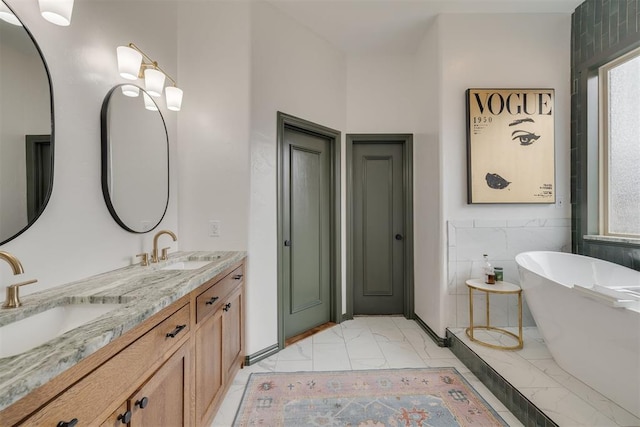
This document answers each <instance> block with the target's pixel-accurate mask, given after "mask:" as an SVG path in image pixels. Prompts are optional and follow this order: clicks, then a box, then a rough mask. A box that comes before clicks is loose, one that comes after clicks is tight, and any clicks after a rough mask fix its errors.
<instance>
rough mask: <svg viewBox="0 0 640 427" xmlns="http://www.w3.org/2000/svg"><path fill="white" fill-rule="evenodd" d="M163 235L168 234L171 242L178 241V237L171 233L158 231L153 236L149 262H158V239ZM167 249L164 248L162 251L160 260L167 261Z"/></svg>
mask: <svg viewBox="0 0 640 427" xmlns="http://www.w3.org/2000/svg"><path fill="white" fill-rule="evenodd" d="M163 234H168V235H169V236H171V238H172V239H173V241H174V242H175V241H176V240H178V237H177V236H176V235H175V234H174V233H173V231H169V230H160V231H158V232H157V233H156V235H155V236H153V251H152V252H151V262H154V263H155V262H158V261H159V259H158V237H160V236H162V235H163ZM168 249H169V248H164V249H162V259H163V260H165V259H167V250H168Z"/></svg>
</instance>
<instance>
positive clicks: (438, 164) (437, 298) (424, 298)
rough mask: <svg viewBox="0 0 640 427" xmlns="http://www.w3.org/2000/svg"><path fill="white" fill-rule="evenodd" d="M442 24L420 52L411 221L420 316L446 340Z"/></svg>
mask: <svg viewBox="0 0 640 427" xmlns="http://www.w3.org/2000/svg"><path fill="white" fill-rule="evenodd" d="M439 47H440V22H439V21H438V20H435V22H433V23H432V24H431V25H429V27H428V28H427V31H426V32H425V36H424V38H423V40H422V43H421V44H420V46H419V48H418V51H417V52H416V55H415V56H416V74H417V76H416V87H415V94H416V95H415V96H416V97H417V101H416V104H417V111H418V117H417V119H416V120H417V125H416V128H417V133H416V135H415V141H414V172H413V173H414V176H413V181H414V182H413V185H414V186H413V209H414V212H413V217H414V237H415V246H414V283H415V285H414V288H415V295H414V297H415V303H414V304H415V308H414V311H415V313H416V315H417V316H418V317H419V318H420V319H422V320H423V321H424V322H426V323H427V325H429V326H430V327H431V328H433V329H437V332H438V333H440V334H441V336H443V334H442V329H441V327H442V325H445V324H446V323H445V322H444V319H445V315H446V306H445V297H446V281H445V270H444V269H443V266H444V262H445V259H446V254H445V253H442V251H441V246H442V242H443V241H444V236H443V232H442V230H441V227H440V224H441V223H442V221H443V220H442V218H443V207H442V205H443V203H442V200H443V198H444V194H443V193H442V186H443V181H444V179H443V175H444V174H445V173H446V174H447V175H448V174H450V173H452V171H449V170H446V171H445V170H443V168H442V149H441V147H440V133H441V132H442V114H441V111H440V105H441V102H442V91H441V83H442V80H443V78H444V73H443V71H442V65H441V64H442V53H441V52H440V50H439Z"/></svg>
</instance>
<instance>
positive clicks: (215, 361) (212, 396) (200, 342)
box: [195, 309, 224, 425]
mask: <svg viewBox="0 0 640 427" xmlns="http://www.w3.org/2000/svg"><path fill="white" fill-rule="evenodd" d="M223 313H224V312H223V311H222V310H221V309H219V310H218V311H216V312H215V313H214V314H213V315H212V316H209V318H208V319H207V320H205V321H204V322H202V323H201V324H200V327H199V328H198V329H197V330H196V350H195V352H196V379H195V381H196V417H197V420H198V422H197V425H204V423H205V421H207V420H208V418H209V414H210V410H211V408H212V406H213V405H215V404H216V403H217V402H216V401H217V400H218V397H219V395H220V392H221V391H222V390H223V387H222V353H221V352H222V314H223Z"/></svg>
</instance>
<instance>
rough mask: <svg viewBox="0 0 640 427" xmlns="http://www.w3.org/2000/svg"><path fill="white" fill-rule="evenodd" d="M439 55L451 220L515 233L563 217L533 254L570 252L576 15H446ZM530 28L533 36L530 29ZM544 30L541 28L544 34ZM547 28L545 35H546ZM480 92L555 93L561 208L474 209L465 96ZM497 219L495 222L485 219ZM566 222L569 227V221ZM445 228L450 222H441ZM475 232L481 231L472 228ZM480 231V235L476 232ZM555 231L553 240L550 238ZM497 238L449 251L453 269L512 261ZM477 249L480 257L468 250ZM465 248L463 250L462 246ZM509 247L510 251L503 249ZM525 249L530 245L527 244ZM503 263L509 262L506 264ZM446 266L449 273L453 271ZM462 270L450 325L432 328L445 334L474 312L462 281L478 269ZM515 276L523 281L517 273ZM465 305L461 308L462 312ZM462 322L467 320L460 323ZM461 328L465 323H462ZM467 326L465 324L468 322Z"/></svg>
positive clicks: (455, 282)
mask: <svg viewBox="0 0 640 427" xmlns="http://www.w3.org/2000/svg"><path fill="white" fill-rule="evenodd" d="M438 20H439V26H440V27H439V28H440V30H439V35H440V40H439V50H440V57H441V60H442V62H441V74H442V81H441V103H440V109H441V118H442V120H441V133H440V147H441V150H442V156H443V157H442V161H443V163H442V174H441V179H442V187H441V194H442V197H443V199H442V201H443V209H444V220H445V221H454V222H455V221H461V220H467V221H468V220H472V221H473V220H479V221H481V226H480V228H485V227H489V228H490V229H491V228H495V229H497V230H498V234H500V231H499V230H500V229H505V228H507V223H508V222H511V223H513V221H515V220H530V219H535V220H536V221H539V220H540V221H542V224H544V221H545V220H548V219H560V220H561V221H560V224H562V226H561V227H552V228H551V230H548V229H547V230H544V232H540V230H538V232H539V233H540V234H538V240H535V241H533V242H532V244H531V246H528V248H529V249H536V248H540V249H544V248H546V247H549V246H551V247H553V248H555V249H557V250H559V249H561V248H562V247H565V246H567V244H568V243H569V238H570V237H569V233H568V232H567V228H566V227H567V226H568V222H567V221H566V219H568V218H570V217H571V213H570V206H569V203H567V202H568V200H569V190H570V179H569V177H570V165H569V160H570V158H569V157H570V156H569V154H570V134H569V131H570V120H571V117H570V96H571V93H570V55H569V52H570V30H571V17H570V15H568V14H566V15H565V14H562V15H560V14H539V15H536V14H526V15H513V14H508V15H503V14H486V15H481V14H474V15H442V16H440V17H439V19H438ZM523 29H526V30H523ZM538 29H540V30H538ZM542 29H544V30H542ZM472 87H498V88H501V87H514V88H520V87H521V88H554V89H555V125H556V128H555V162H556V194H557V197H559V198H562V199H564V201H565V203H564V204H563V206H557V205H531V204H524V205H468V204H467V203H466V194H467V193H466V187H467V185H466V179H467V177H466V134H465V129H466V128H465V95H464V93H465V90H466V89H467V88H472ZM487 219H490V220H493V221H495V222H493V223H492V224H491V223H488V222H486V221H484V222H483V221H482V220H487ZM562 220H564V221H562ZM440 227H442V229H443V230H445V229H446V228H445V227H446V222H442V223H441V224H440ZM472 227H473V226H472ZM476 232H477V231H476ZM545 232H546V233H550V234H549V235H548V236H547V239H545V238H544V233H545ZM495 235H496V234H495V233H493V232H489V233H487V234H485V238H484V239H482V240H480V241H478V240H477V239H468V240H463V242H466V243H460V238H459V236H458V243H456V244H455V245H452V246H455V247H456V249H455V251H453V250H452V251H451V252H449V264H451V263H452V262H453V263H455V262H457V259H452V257H455V253H456V252H457V253H460V251H462V252H463V253H465V254H466V255H465V259H464V260H461V261H464V262H474V261H479V260H480V259H481V258H482V254H483V253H488V254H489V257H490V258H491V257H493V259H498V260H500V259H501V257H507V256H508V257H510V256H511V255H513V254H511V253H509V255H507V254H508V251H507V247H508V245H509V243H508V242H509V241H510V242H511V243H512V247H513V243H514V242H515V241H517V240H518V239H517V238H515V237H514V238H515V239H516V240H513V239H512V240H495ZM452 243H453V242H451V241H450V242H449V243H448V244H447V243H443V244H442V247H441V251H442V253H443V254H447V251H448V247H449V246H450V245H451V244H452ZM467 244H468V245H474V247H475V250H474V254H475V255H473V256H472V254H470V253H469V251H468V250H467V249H464V246H465V245H467ZM461 245H462V247H461ZM503 247H504V249H502V248H503ZM520 247H522V246H520ZM502 260H503V261H506V259H504V258H502ZM445 268H447V267H446V266H445ZM445 271H446V270H445ZM465 271H468V273H461V272H460V271H458V274H456V276H455V277H451V276H449V293H448V299H449V302H448V304H446V305H444V306H442V307H441V309H442V310H444V311H446V312H447V313H448V314H449V315H448V316H447V317H448V320H446V321H444V322H443V323H440V324H433V325H430V326H431V327H432V328H434V330H436V331H437V332H438V333H439V334H441V335H443V334H444V327H445V326H446V324H450V325H455V324H456V323H455V322H456V320H455V319H456V316H455V313H456V312H457V313H459V314H461V313H462V311H463V310H464V309H463V307H464V306H466V305H465V304H466V302H465V301H464V299H463V298H462V299H461V298H459V296H460V292H461V290H460V283H461V282H462V283H464V280H465V279H466V278H468V277H464V275H465V274H469V275H470V276H473V275H474V274H477V272H476V271H472V270H471V269H470V270H465ZM511 278H513V279H514V281H515V279H517V277H514V276H513V275H512V276H511ZM437 288H438V289H437V290H436V286H435V285H434V288H433V293H434V295H435V294H436V293H437V294H438V295H439V294H440V293H441V287H440V284H438V285H437ZM456 306H457V309H456ZM459 319H460V318H459ZM458 322H460V320H458ZM462 322H464V320H463V321H462Z"/></svg>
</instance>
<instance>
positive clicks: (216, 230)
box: [209, 219, 220, 237]
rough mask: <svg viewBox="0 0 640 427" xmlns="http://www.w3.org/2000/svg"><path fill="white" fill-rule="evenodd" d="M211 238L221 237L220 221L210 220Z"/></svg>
mask: <svg viewBox="0 0 640 427" xmlns="http://www.w3.org/2000/svg"><path fill="white" fill-rule="evenodd" d="M209 237H220V221H218V220H213V219H212V220H209Z"/></svg>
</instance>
